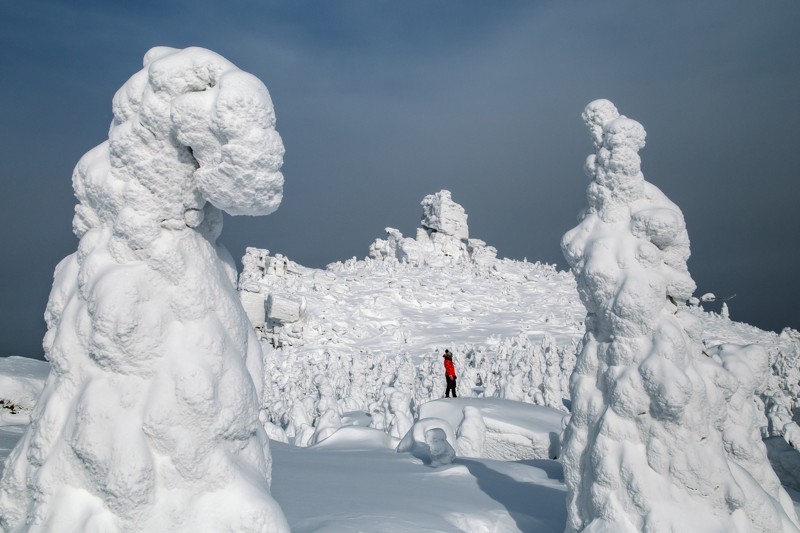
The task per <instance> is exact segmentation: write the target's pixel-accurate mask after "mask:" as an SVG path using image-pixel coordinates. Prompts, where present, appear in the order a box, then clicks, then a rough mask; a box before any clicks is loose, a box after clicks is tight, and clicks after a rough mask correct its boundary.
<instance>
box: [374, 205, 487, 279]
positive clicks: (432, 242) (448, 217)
mask: <svg viewBox="0 0 800 533" xmlns="http://www.w3.org/2000/svg"><path fill="white" fill-rule="evenodd" d="M421 226H422V227H420V228H418V229H417V236H416V238H415V239H411V238H407V237H403V234H402V233H400V231H398V230H396V229H394V228H386V234H387V238H386V239H378V240H376V241H375V242H374V243H373V244H372V246H370V249H369V254H370V256H371V257H373V258H375V259H383V258H395V259H397V260H398V261H402V262H407V263H411V264H414V265H443V264H446V263H447V262H452V260H458V261H471V262H473V263H476V264H481V265H485V266H488V265H489V264H491V262H492V261H493V260H494V259H495V258H496V257H497V250H496V249H495V248H494V247H492V246H487V245H486V243H485V242H483V241H481V240H480V239H470V238H469V227H468V226H467V214H466V212H465V211H464V208H463V207H462V206H460V205H459V204H457V203H455V202H454V201H453V199H452V197H451V195H450V191H447V190H441V191H439V192H437V193H436V194H430V195H428V196H426V197H425V198H423V199H422V221H421Z"/></svg>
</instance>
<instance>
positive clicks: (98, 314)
mask: <svg viewBox="0 0 800 533" xmlns="http://www.w3.org/2000/svg"><path fill="white" fill-rule="evenodd" d="M113 111H114V120H113V123H112V124H111V129H110V131H109V139H108V141H107V142H104V143H103V144H101V145H99V146H97V147H96V148H94V149H93V150H91V151H89V152H88V153H87V154H86V155H85V156H84V157H83V158H82V159H81V160H80V162H79V163H78V165H77V167H76V169H75V172H74V174H73V185H74V189H75V195H76V196H77V198H78V201H79V203H78V205H77V206H76V208H75V218H74V231H75V234H76V235H77V236H78V238H79V239H80V243H79V245H78V250H77V252H76V253H74V254H72V255H70V256H68V257H67V258H65V259H64V260H63V261H62V262H61V263H60V264H59V265H58V266H57V267H56V271H55V279H54V282H53V288H52V291H51V293H50V298H49V301H48V305H47V311H46V315H45V318H46V320H47V325H48V331H47V334H46V335H45V339H44V349H45V354H46V356H47V358H48V359H49V360H50V362H51V364H52V372H51V374H50V377H49V379H48V380H47V382H46V384H45V388H44V391H43V393H42V396H41V397H40V400H39V402H38V403H37V405H36V408H35V410H34V412H33V414H32V417H31V418H32V423H31V426H30V427H29V429H28V431H27V433H26V434H25V435H24V436H23V438H22V439H21V440H20V442H19V444H18V445H17V447H16V448H15V449H14V450H13V451H12V453H11V455H10V456H9V460H8V462H7V463H6V469H5V471H4V475H3V478H2V481H1V482H0V529H2V530H3V531H9V532H16V531H43V532H44V531H53V532H59V533H61V532H99V531H103V532H115V531H125V532H134V531H187V532H188V531H191V532H198V531H209V532H212V531H213V532H218V531H249V532H273V531H288V526H287V524H286V521H285V518H284V517H283V514H282V512H281V510H280V508H279V507H278V505H277V503H276V502H275V501H274V500H273V499H272V497H271V495H270V490H269V480H270V454H269V450H268V440H267V438H266V434H265V432H264V429H263V427H262V426H261V424H260V423H259V420H258V409H259V401H260V397H261V387H262V383H263V380H262V375H261V374H262V371H261V368H262V353H261V349H260V346H259V343H258V339H257V338H256V335H255V332H254V331H253V329H252V327H251V326H250V322H249V321H248V319H247V316H246V315H245V312H244V310H243V308H242V305H241V303H240V301H239V298H238V295H237V293H236V290H235V285H234V284H235V268H234V263H233V260H232V258H231V257H230V254H228V252H227V251H226V250H225V249H224V248H223V247H222V246H221V245H219V244H217V242H216V239H217V237H218V236H219V234H220V231H221V229H222V211H226V212H228V213H231V214H237V215H239V214H246V215H263V214H268V213H270V212H272V211H274V210H275V209H276V208H277V207H278V205H279V203H280V201H281V197H282V187H283V176H282V174H281V172H280V167H281V165H282V160H283V153H284V149H283V144H282V141H281V138H280V136H279V135H278V133H277V131H276V130H275V114H274V110H273V106H272V101H271V99H270V96H269V93H268V92H267V89H266V87H265V86H264V85H263V84H262V83H261V82H260V81H259V80H258V79H256V78H255V77H253V76H252V75H250V74H248V73H246V72H243V71H241V70H239V69H238V68H236V66H234V65H233V64H231V63H230V62H229V61H227V60H226V59H224V58H223V57H221V56H219V55H217V54H215V53H213V52H211V51H208V50H204V49H201V48H187V49H184V50H176V49H172V48H165V47H160V48H153V49H152V50H150V51H149V52H148V53H147V54H146V55H145V58H144V69H143V70H141V71H140V72H138V73H137V74H134V75H133V76H132V77H131V78H130V79H129V80H128V81H127V82H126V83H125V85H123V87H122V88H121V89H120V90H119V91H118V92H117V94H116V95H115V96H114V101H113ZM254 378H255V379H254Z"/></svg>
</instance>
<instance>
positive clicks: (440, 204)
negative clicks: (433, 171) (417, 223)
mask: <svg viewBox="0 0 800 533" xmlns="http://www.w3.org/2000/svg"><path fill="white" fill-rule="evenodd" d="M422 227H423V228H425V229H428V230H431V231H435V232H438V233H443V234H445V235H449V236H451V237H455V238H456V239H459V240H467V239H468V238H469V228H468V226H467V213H466V212H465V211H464V208H463V207H461V206H460V205H459V204H457V203H455V202H454V201H453V199H452V197H451V195H450V191H447V190H441V191H439V192H437V193H436V194H431V195H428V196H426V197H425V198H423V199H422Z"/></svg>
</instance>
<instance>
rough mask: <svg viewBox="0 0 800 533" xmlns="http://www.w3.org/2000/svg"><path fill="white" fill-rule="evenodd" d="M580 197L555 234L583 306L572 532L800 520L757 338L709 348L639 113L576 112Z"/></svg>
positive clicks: (569, 451)
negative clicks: (648, 162) (589, 147)
mask: <svg viewBox="0 0 800 533" xmlns="http://www.w3.org/2000/svg"><path fill="white" fill-rule="evenodd" d="M583 118H584V121H585V123H586V125H587V127H588V128H589V132H590V135H591V137H592V140H593V142H594V147H595V154H593V155H591V156H589V158H588V159H587V161H586V167H585V168H586V172H587V174H588V176H589V177H590V178H591V179H592V181H591V183H590V185H589V187H588V190H587V200H588V207H587V208H586V209H585V210H584V211H583V212H582V213H581V216H580V219H579V220H580V221H579V223H578V226H576V227H575V228H574V229H572V230H570V231H569V232H567V234H566V235H564V237H563V239H562V250H563V252H564V256H565V257H566V259H567V261H568V262H569V264H570V266H571V268H572V271H573V273H574V275H575V278H576V280H577V284H578V293H579V295H580V298H581V301H582V302H583V304H584V306H585V307H586V310H587V318H586V335H585V337H584V347H583V350H582V352H581V353H580V355H579V357H578V360H577V362H576V366H575V370H574V372H573V374H572V377H571V380H570V393H571V398H572V414H571V417H570V421H569V424H568V425H567V427H566V429H565V432H564V449H563V456H562V459H563V463H564V471H565V480H566V483H567V486H568V524H567V530H568V531H582V530H587V531H797V517H796V516H795V512H794V509H793V507H792V505H791V502H790V501H789V499H788V496H787V495H786V493H785V492H784V491H783V489H782V488H781V487H780V484H779V482H778V480H777V478H776V476H775V474H774V472H773V471H772V470H771V468H770V467H769V463H768V462H767V458H766V453H765V449H764V446H763V444H762V443H761V441H760V437H759V435H758V429H757V425H756V424H757V422H756V416H755V414H754V412H753V410H752V395H753V392H754V391H755V390H756V389H757V388H758V384H759V383H764V382H765V381H766V377H765V376H766V374H765V372H767V357H766V353H765V352H764V350H763V349H762V348H760V347H758V346H751V347H747V348H742V347H721V348H719V349H717V350H716V351H712V352H707V353H705V354H704V353H703V351H702V346H701V344H700V333H701V331H700V327H699V324H698V322H697V320H696V319H694V318H693V317H692V316H691V315H690V314H689V313H688V312H687V311H686V309H685V306H684V305H683V304H684V302H685V301H686V300H687V299H688V298H689V297H690V296H691V294H692V292H693V291H694V288H695V285H694V282H693V281H692V279H691V277H690V275H689V272H688V269H687V267H686V260H687V259H688V257H689V238H688V234H687V232H686V227H685V223H684V219H683V215H682V214H681V211H680V209H678V207H677V206H675V204H673V203H672V202H670V201H669V200H668V199H667V198H666V197H665V196H664V194H663V193H661V191H659V190H658V189H657V188H656V187H655V186H653V185H651V184H649V183H647V182H646V181H645V180H644V176H643V175H642V173H641V171H640V168H639V165H640V159H639V155H638V150H640V149H641V148H642V147H644V140H645V131H644V128H642V126H641V124H639V123H638V122H636V121H634V120H631V119H628V118H626V117H624V116H620V115H619V113H618V112H617V110H616V108H615V107H614V105H613V104H612V103H611V102H609V101H607V100H597V101H595V102H592V103H590V104H589V105H588V106H587V107H586V110H585V112H584V114H583Z"/></svg>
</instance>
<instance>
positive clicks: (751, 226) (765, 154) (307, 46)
mask: <svg viewBox="0 0 800 533" xmlns="http://www.w3.org/2000/svg"><path fill="white" fill-rule="evenodd" d="M797 27H800V4H798V2H796V1H795V0H776V1H770V2H766V3H755V2H745V1H739V0H733V1H729V0H728V1H723V0H716V1H707V0H699V1H696V2H689V1H674V2H661V3H655V2H640V1H635V0H630V1H626V0H614V1H608V2H606V1H596V0H595V1H591V0H577V1H568V2H535V1H525V2H523V1H519V2H510V1H509V2H506V1H472V0H464V1H455V0H451V1H436V0H410V1H404V2H388V1H378V0H370V1H367V0H362V1H338V0H327V1H316V2H310V1H266V2H246V1H228V2H212V1H202V0H201V1H195V2H183V1H176V2H109V1H103V2H99V1H98V2H93V1H83V2H82V1H73V2H69V3H67V2H45V1H36V0H28V1H26V2H3V3H2V4H0V68H2V73H3V74H2V76H0V101H2V105H3V127H2V128H0V156H2V161H3V165H2V170H0V172H2V180H3V184H4V187H5V191H4V194H3V195H2V198H0V202H2V209H0V217H2V218H0V243H2V245H3V249H4V251H5V253H4V260H3V261H2V266H1V267H0V268H2V272H0V283H1V284H2V295H3V299H2V305H0V355H11V354H20V355H30V356H38V355H40V353H41V348H40V344H41V337H42V334H43V332H44V322H43V319H42V315H43V312H44V307H45V304H46V300H47V293H48V292H49V289H50V285H51V280H52V271H53V268H54V266H55V265H56V263H57V262H58V261H59V260H60V259H61V258H62V257H63V256H65V255H67V254H69V253H72V252H73V251H74V250H75V248H76V245H77V241H76V239H75V237H74V236H73V235H72V233H71V218H72V209H73V206H74V203H75V200H74V197H73V195H72V188H71V181H70V175H71V172H72V168H73V167H74V165H75V164H76V163H77V161H78V159H79V158H80V157H81V156H82V155H83V154H84V153H85V152H86V151H88V150H89V149H90V148H92V147H93V146H95V145H97V144H99V143H100V142H102V141H103V140H105V138H106V135H107V131H108V125H109V122H110V120H111V98H112V97H113V95H114V92H115V91H116V90H117V89H118V88H119V87H120V86H121V85H122V84H123V83H124V82H125V80H126V79H127V78H128V77H129V76H131V75H132V74H134V73H135V72H136V71H137V70H139V69H140V68H141V59H142V56H143V55H144V53H145V52H146V51H147V49H148V48H150V47H151V46H155V45H167V46H174V47H185V46H203V47H206V48H210V49H212V50H214V51H216V52H218V53H220V54H222V55H224V56H225V57H227V58H228V59H229V60H231V61H232V62H233V63H235V64H237V65H238V66H239V67H240V68H242V69H244V70H247V71H249V72H251V73H253V74H255V75H256V76H258V77H259V78H261V79H262V80H263V81H264V82H265V83H266V85H267V86H268V87H269V89H270V92H271V94H272V97H273V100H274V102H275V107H276V113H277V116H278V130H279V131H280V133H281V135H282V136H283V138H284V142H285V144H286V149H287V153H286V158H285V166H284V174H285V176H286V187H285V195H284V202H283V204H282V206H281V208H280V209H279V210H278V211H277V212H276V213H274V214H273V215H270V216H268V217H260V218H246V217H244V218H243V217H240V218H227V219H226V226H225V229H224V231H223V235H222V240H223V241H224V242H225V243H226V244H227V245H228V247H229V248H230V250H231V252H232V253H233V255H234V256H236V257H240V256H241V255H242V254H243V251H244V247H245V246H248V245H250V246H259V247H265V248H269V249H270V250H272V251H273V252H279V253H283V254H285V255H287V256H289V257H290V258H292V259H294V260H296V261H298V262H300V263H302V264H305V265H308V266H318V267H322V266H324V265H325V264H327V263H330V262H333V261H337V260H343V259H347V258H349V257H352V256H357V257H359V258H362V257H364V256H365V255H366V254H367V249H368V246H369V244H370V243H371V242H372V241H373V240H374V239H376V238H378V237H382V236H383V228H385V227H387V226H391V227H395V228H398V229H400V230H401V231H402V232H403V233H404V234H406V235H413V233H414V229H415V228H416V227H417V225H418V222H419V215H420V207H419V202H420V200H421V199H422V197H423V196H425V195H427V194H430V193H433V192H436V191H438V190H440V189H443V188H446V189H449V190H451V191H452V193H453V198H454V200H455V201H457V202H459V203H461V204H462V205H463V206H464V207H465V209H466V210H467V213H468V214H469V223H470V234H471V236H473V237H476V238H480V239H482V240H484V241H486V242H487V243H489V244H491V245H493V246H495V247H497V248H498V250H499V254H500V255H501V256H505V257H511V258H515V259H522V258H523V257H527V258H528V259H529V260H541V261H546V262H550V263H557V264H559V265H560V266H561V267H562V268H563V267H565V262H564V260H563V258H562V257H561V253H560V249H559V240H560V237H561V235H562V234H563V233H564V232H565V231H567V230H568V229H570V228H571V227H572V226H573V225H574V224H575V217H576V215H577V213H578V211H579V210H580V209H581V208H582V207H583V206H584V205H585V197H584V190H585V187H586V184H587V180H586V178H585V177H584V176H583V172H582V167H583V161H584V159H585V157H586V155H588V154H589V152H590V150H591V142H590V140H589V137H588V135H587V134H586V132H585V131H584V128H583V125H582V123H581V120H580V113H581V111H582V110H583V107H584V106H585V105H586V104H587V103H588V102H590V101H591V100H594V99H596V98H608V99H610V100H612V101H614V102H615V104H617V107H618V108H619V109H620V111H621V112H622V113H623V114H625V115H627V116H630V117H632V118H634V119H636V120H638V121H640V122H641V123H642V124H643V125H644V127H645V129H646V130H647V132H648V138H647V143H648V144H647V147H646V148H645V149H644V150H643V151H642V152H641V153H640V155H641V157H642V160H643V169H644V173H645V177H646V178H647V179H648V181H650V182H652V183H654V184H655V185H657V186H658V187H659V188H661V189H662V190H663V191H664V192H665V193H666V194H667V195H668V196H669V197H670V198H671V199H672V200H673V201H674V202H675V203H677V204H678V205H679V206H680V207H681V209H682V210H683V212H684V215H685V217H686V220H687V224H688V229H689V235H690V238H691V240H692V259H691V260H690V262H689V267H690V271H691V272H692V274H693V276H694V278H695V280H696V281H697V283H698V293H700V294H702V293H704V292H709V291H710V292H715V293H717V294H718V295H729V294H733V293H736V294H737V296H736V298H735V299H734V300H732V301H731V302H730V307H731V316H732V318H734V319H736V320H742V321H745V322H749V323H752V324H755V325H758V326H760V327H763V328H766V329H774V330H780V328H782V327H784V326H792V327H794V328H800V311H798V309H797V305H796V301H797V300H798V298H800V281H798V279H797V275H796V272H797V265H798V261H800V247H799V246H798V242H799V241H798V238H797V232H798V230H800V223H798V218H797V201H798V193H799V192H800V185H798V178H800V176H798V165H796V164H795V155H794V154H795V153H796V150H797V146H798V145H800V128H799V127H798V124H800V106H798V99H799V98H800V60H798V59H797V58H798V57H800V32H798V31H797Z"/></svg>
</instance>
